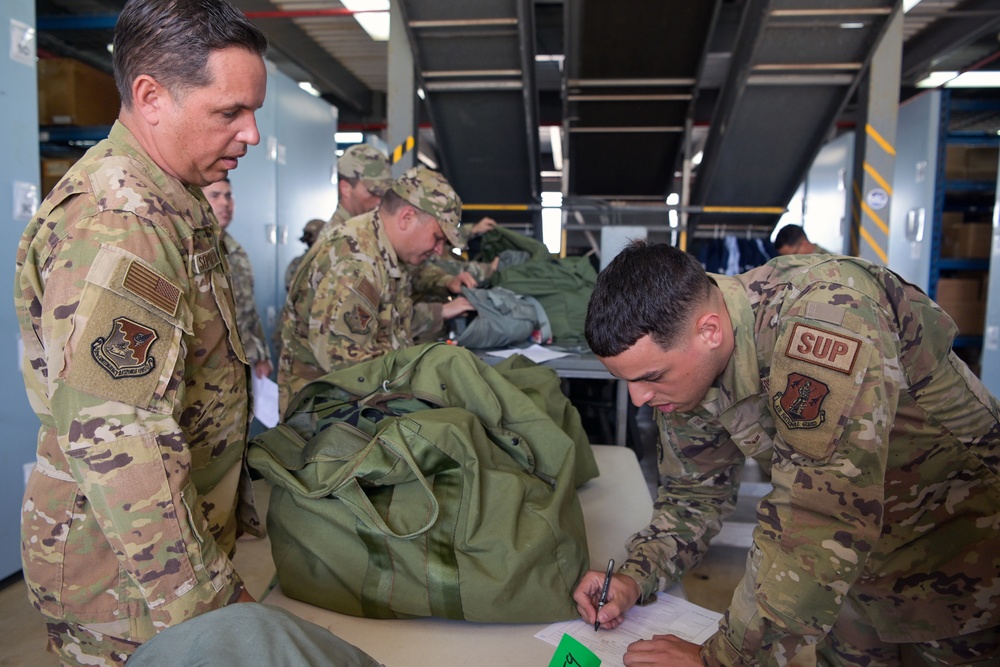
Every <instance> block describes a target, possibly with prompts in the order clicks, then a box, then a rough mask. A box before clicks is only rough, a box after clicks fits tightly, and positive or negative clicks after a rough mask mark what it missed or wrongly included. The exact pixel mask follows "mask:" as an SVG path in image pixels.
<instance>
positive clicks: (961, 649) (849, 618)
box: [816, 603, 1000, 667]
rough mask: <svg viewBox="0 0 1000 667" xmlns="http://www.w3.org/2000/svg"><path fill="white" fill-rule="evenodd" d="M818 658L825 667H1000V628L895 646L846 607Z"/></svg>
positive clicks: (820, 649)
mask: <svg viewBox="0 0 1000 667" xmlns="http://www.w3.org/2000/svg"><path fill="white" fill-rule="evenodd" d="M816 658H817V660H816V664H817V665H823V666H824V667H930V666H932V665H977V666H978V667H988V666H989V667H993V666H994V665H1000V627H995V628H989V629H987V630H982V631H980V632H973V633H970V634H967V635H960V636H958V637H949V638H947V639H939V640H937V641H932V642H915V643H911V644H896V643H890V642H885V641H882V640H881V639H880V638H879V636H878V633H877V632H876V631H875V628H874V627H873V626H872V623H871V622H870V621H868V620H867V619H864V618H861V617H860V616H858V615H857V614H856V613H855V612H854V611H853V609H852V605H851V604H850V603H847V604H845V605H844V606H843V609H842V612H841V615H840V618H838V619H837V622H836V624H834V626H833V630H831V631H830V634H829V635H827V637H826V638H825V639H824V640H823V641H821V642H820V644H819V646H818V647H817V650H816Z"/></svg>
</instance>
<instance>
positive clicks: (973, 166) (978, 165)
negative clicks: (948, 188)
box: [965, 146, 1000, 181]
mask: <svg viewBox="0 0 1000 667" xmlns="http://www.w3.org/2000/svg"><path fill="white" fill-rule="evenodd" d="M998 162H1000V149H998V148H995V147H991V146H971V147H969V149H968V150H967V151H966V152H965V178H968V179H972V180H976V181H995V180H997V165H998Z"/></svg>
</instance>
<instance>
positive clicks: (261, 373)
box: [253, 360, 274, 378]
mask: <svg viewBox="0 0 1000 667" xmlns="http://www.w3.org/2000/svg"><path fill="white" fill-rule="evenodd" d="M273 370H274V367H273V366H272V365H271V362H270V361H267V360H264V361H258V362H257V363H256V364H254V366H253V372H254V374H255V375H256V376H257V377H258V378H266V377H269V376H270V375H271V371H273Z"/></svg>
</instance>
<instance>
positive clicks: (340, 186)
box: [337, 178, 351, 201]
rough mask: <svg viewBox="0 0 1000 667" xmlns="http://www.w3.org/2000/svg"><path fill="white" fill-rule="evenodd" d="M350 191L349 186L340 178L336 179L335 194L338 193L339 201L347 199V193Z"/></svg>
mask: <svg viewBox="0 0 1000 667" xmlns="http://www.w3.org/2000/svg"><path fill="white" fill-rule="evenodd" d="M350 191H351V184H350V183H348V182H347V181H345V180H344V179H342V178H338V179H337V192H339V193H340V200H341V201H343V200H344V198H346V197H347V193H348V192H350Z"/></svg>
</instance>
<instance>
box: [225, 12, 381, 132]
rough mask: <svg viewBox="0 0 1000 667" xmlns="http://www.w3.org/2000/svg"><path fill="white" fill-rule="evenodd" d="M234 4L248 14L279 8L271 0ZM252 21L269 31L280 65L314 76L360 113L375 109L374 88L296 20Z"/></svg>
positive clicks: (272, 57) (342, 103) (341, 102)
mask: <svg viewBox="0 0 1000 667" xmlns="http://www.w3.org/2000/svg"><path fill="white" fill-rule="evenodd" d="M233 4H234V5H235V6H236V7H237V8H239V9H240V11H242V12H243V13H245V14H253V13H254V12H274V11H277V10H278V8H277V7H275V5H274V4H273V3H271V2H269V1H268V0H234V2H233ZM251 21H252V22H253V23H254V24H255V25H256V26H257V27H258V28H260V29H261V30H263V31H264V32H265V33H266V34H267V40H268V43H269V45H270V48H269V52H268V57H269V59H270V60H272V61H274V63H275V64H276V65H278V67H279V68H281V65H282V63H283V61H287V62H289V63H291V64H292V65H295V66H297V67H299V68H301V69H303V70H305V71H306V72H309V73H310V74H311V75H312V76H314V77H315V79H316V80H315V85H316V87H317V88H318V89H319V90H320V92H322V93H325V94H328V95H332V96H334V97H335V98H336V99H337V101H338V102H339V104H338V106H347V107H349V108H350V109H352V110H353V111H355V112H357V113H359V114H365V113H369V112H370V111H371V109H372V91H371V90H370V89H369V88H368V87H367V86H366V85H365V84H364V83H362V82H361V81H360V80H359V79H358V78H357V77H356V76H354V75H353V74H352V73H351V72H350V70H348V69H347V68H346V67H344V66H343V65H342V64H340V62H339V61H337V60H335V59H334V58H333V57H332V56H330V54H329V53H327V52H326V51H325V50H324V49H323V48H322V47H321V46H319V45H318V44H317V43H316V42H315V41H314V40H313V39H312V37H310V36H309V35H308V34H306V32H305V31H304V30H302V28H300V27H299V26H298V25H296V23H295V22H294V21H292V20H291V19H289V18H267V19H251ZM275 52H277V53H275Z"/></svg>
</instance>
